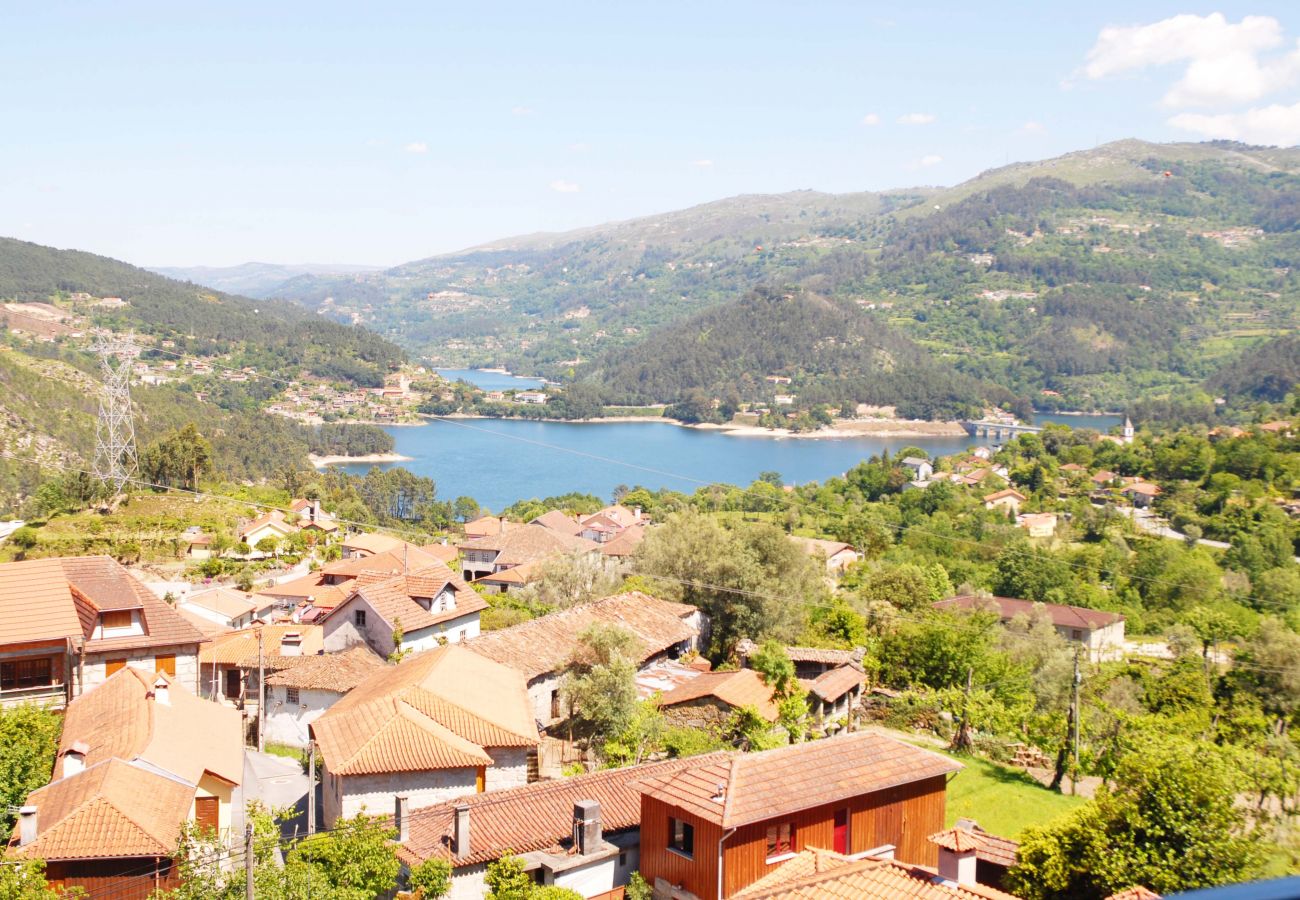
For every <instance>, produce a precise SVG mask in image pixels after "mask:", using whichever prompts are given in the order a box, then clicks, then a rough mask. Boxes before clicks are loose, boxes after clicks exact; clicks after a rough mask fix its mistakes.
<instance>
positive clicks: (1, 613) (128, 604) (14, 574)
mask: <svg viewBox="0 0 1300 900" xmlns="http://www.w3.org/2000/svg"><path fill="white" fill-rule="evenodd" d="M120 609H138V610H140V612H141V616H142V618H143V620H144V630H145V633H144V634H140V635H128V636H123V637H112V638H99V639H90V638H89V636H90V635H91V634H92V633H93V630H94V628H95V625H96V624H97V620H98V614H99V612H100V611H101V610H120ZM58 639H66V640H69V641H71V642H72V643H74V644H80V643H81V642H82V641H85V646H86V649H87V650H90V651H101V650H118V649H130V648H135V647H159V646H169V645H170V646H175V645H179V644H198V643H200V642H201V641H202V640H203V639H204V636H203V634H202V633H200V632H199V631H198V629H196V628H195V627H194V626H193V625H191V624H190V623H189V622H187V621H186V620H185V619H184V618H182V617H181V616H180V615H178V614H177V612H176V610H174V609H172V608H171V607H170V606H168V605H167V603H165V602H164V601H162V600H160V599H159V598H158V597H156V596H154V594H153V592H152V591H150V590H149V589H148V588H146V587H145V586H144V585H143V584H141V583H140V582H139V581H137V580H136V579H135V578H134V577H132V575H131V573H129V572H127V570H126V569H124V568H122V566H120V565H119V564H118V563H117V562H116V561H115V560H113V559H110V558H109V557H107V556H80V557H60V558H56V559H33V560H25V561H23V562H13V563H3V564H0V644H17V643H26V642H30V641H48V640H58Z"/></svg>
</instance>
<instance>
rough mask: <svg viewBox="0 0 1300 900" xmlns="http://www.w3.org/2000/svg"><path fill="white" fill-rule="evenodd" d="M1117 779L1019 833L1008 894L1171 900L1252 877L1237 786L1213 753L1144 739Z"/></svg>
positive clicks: (1251, 840) (1254, 862)
mask: <svg viewBox="0 0 1300 900" xmlns="http://www.w3.org/2000/svg"><path fill="white" fill-rule="evenodd" d="M1115 781H1116V787H1115V788H1114V790H1111V789H1109V788H1106V787H1102V788H1100V789H1099V791H1098V794H1097V796H1096V798H1095V799H1094V800H1092V801H1090V802H1089V803H1087V804H1086V805H1084V806H1083V807H1081V808H1079V809H1077V810H1075V811H1074V812H1073V813H1071V814H1070V815H1069V817H1068V818H1066V819H1064V820H1062V821H1060V822H1059V823H1057V824H1054V825H1049V826H1046V827H1040V828H1031V829H1030V830H1029V831H1028V832H1026V834H1025V835H1024V837H1023V838H1022V839H1021V843H1020V862H1019V864H1018V865H1017V866H1016V867H1015V868H1013V869H1012V870H1011V871H1010V872H1009V873H1008V874H1007V884H1006V889H1007V890H1009V891H1011V892H1012V893H1014V894H1016V895H1017V896H1019V897H1023V898H1025V900H1076V898H1097V900H1100V898H1103V897H1106V896H1108V895H1110V894H1112V893H1115V892H1116V891H1120V890H1122V889H1124V888H1126V887H1128V886H1130V885H1134V884H1141V885H1145V886H1146V887H1149V888H1150V889H1152V890H1153V891H1156V892H1157V893H1162V894H1163V893H1172V892H1175V891H1182V890H1188V889H1191V888H1198V887H1206V886H1210V885H1217V884H1224V883H1227V882H1233V881H1241V880H1243V879H1245V878H1248V877H1250V876H1251V875H1252V874H1253V873H1254V872H1256V871H1257V870H1258V868H1259V865H1260V862H1261V859H1262V853H1261V848H1260V846H1259V842H1258V841H1257V840H1256V839H1255V835H1253V834H1252V833H1251V832H1250V830H1249V828H1248V822H1247V818H1246V810H1244V809H1242V808H1239V807H1238V806H1237V804H1236V803H1235V800H1236V796H1237V792H1238V789H1239V785H1238V783H1237V779H1236V778H1235V777H1234V775H1233V773H1232V771H1231V770H1230V768H1229V767H1228V765H1227V764H1226V763H1225V761H1224V759H1223V757H1222V756H1221V754H1219V753H1218V752H1217V751H1216V750H1215V749H1213V748H1209V747H1204V746H1197V745H1192V744H1183V743H1179V742H1175V741H1167V742H1164V743H1160V742H1151V743H1148V745H1147V746H1146V747H1144V748H1143V750H1142V751H1141V752H1138V753H1134V754H1131V755H1130V756H1127V757H1125V758H1124V760H1123V761H1122V762H1121V764H1120V767H1119V771H1118V772H1117V773H1116V776H1115Z"/></svg>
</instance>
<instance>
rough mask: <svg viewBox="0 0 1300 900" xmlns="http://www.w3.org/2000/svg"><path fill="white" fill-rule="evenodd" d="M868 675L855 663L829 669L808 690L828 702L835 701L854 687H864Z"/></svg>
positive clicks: (811, 683)
mask: <svg viewBox="0 0 1300 900" xmlns="http://www.w3.org/2000/svg"><path fill="white" fill-rule="evenodd" d="M866 680H867V676H866V675H864V674H863V672H862V670H861V669H859V668H858V667H857V665H856V664H855V663H849V664H848V665H846V666H836V667H835V668H833V669H829V670H827V671H825V672H823V673H821V674H820V675H818V676H817V677H816V678H814V679H813V680H812V681H810V682H809V683H808V685H807V688H808V690H809V691H810V692H811V693H812V694H814V695H816V696H817V697H818V698H820V699H821V700H824V701H826V702H827V703H834V702H835V701H836V700H838V699H840V698H841V697H843V696H844V695H845V694H847V693H848V692H849V691H851V690H853V689H854V688H859V687H862V684H863V682H865V681H866Z"/></svg>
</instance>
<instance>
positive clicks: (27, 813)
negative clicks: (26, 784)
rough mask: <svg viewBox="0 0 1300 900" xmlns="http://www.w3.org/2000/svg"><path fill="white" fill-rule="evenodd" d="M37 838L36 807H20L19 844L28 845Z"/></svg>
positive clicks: (21, 845) (20, 845)
mask: <svg viewBox="0 0 1300 900" xmlns="http://www.w3.org/2000/svg"><path fill="white" fill-rule="evenodd" d="M34 840H36V807H34V806H20V807H19V808H18V846H19V847H26V846H27V845H28V844H30V843H31V842H32V841H34Z"/></svg>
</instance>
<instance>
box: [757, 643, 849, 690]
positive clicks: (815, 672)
mask: <svg viewBox="0 0 1300 900" xmlns="http://www.w3.org/2000/svg"><path fill="white" fill-rule="evenodd" d="M757 650H758V644H756V643H754V642H753V641H751V640H749V639H748V638H745V639H743V640H741V641H739V642H737V644H736V657H737V659H738V660H739V662H740V664H741V665H742V666H748V665H749V658H750V657H751V656H753V655H754V653H755V652H756V651H757ZM864 652H865V651H864V650H863V649H862V648H858V649H857V650H830V649H827V648H825V647H786V648H785V655H786V656H788V657H789V658H790V661H791V662H792V663H794V674H795V677H796V678H799V679H801V680H812V679H814V678H818V677H820V676H821V675H824V674H825V673H827V672H829V671H831V670H832V669H838V668H839V667H841V666H851V665H856V666H859V667H861V665H862V657H863V654H864Z"/></svg>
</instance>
